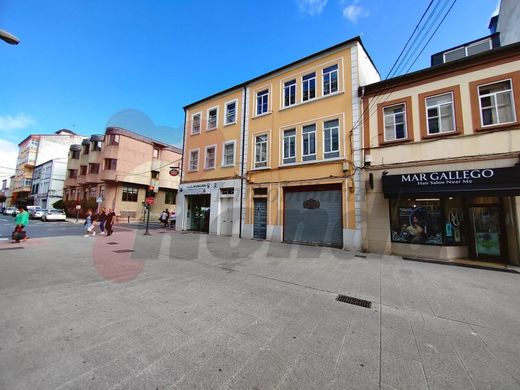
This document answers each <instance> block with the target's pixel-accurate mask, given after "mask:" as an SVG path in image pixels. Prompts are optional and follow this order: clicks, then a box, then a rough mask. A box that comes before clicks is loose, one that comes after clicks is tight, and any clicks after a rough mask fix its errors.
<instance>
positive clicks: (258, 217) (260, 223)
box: [253, 198, 267, 240]
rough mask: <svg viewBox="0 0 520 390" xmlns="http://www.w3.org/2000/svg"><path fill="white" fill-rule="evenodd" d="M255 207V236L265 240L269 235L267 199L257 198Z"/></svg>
mask: <svg viewBox="0 0 520 390" xmlns="http://www.w3.org/2000/svg"><path fill="white" fill-rule="evenodd" d="M254 208H255V215H254V224H253V238H257V239H259V240H265V239H266V237H267V199H265V198H264V199H262V198H260V199H255V200H254Z"/></svg>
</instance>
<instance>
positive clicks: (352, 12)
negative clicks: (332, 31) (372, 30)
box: [343, 0, 370, 24]
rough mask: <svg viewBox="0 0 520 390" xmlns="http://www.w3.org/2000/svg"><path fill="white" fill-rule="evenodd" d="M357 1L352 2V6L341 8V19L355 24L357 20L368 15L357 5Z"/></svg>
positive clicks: (366, 11)
mask: <svg viewBox="0 0 520 390" xmlns="http://www.w3.org/2000/svg"><path fill="white" fill-rule="evenodd" d="M358 2H359V1H357V0H356V1H354V2H353V3H352V4H350V5H348V6H346V7H345V8H343V17H344V18H345V19H347V20H350V21H351V22H352V23H354V24H356V23H357V21H358V19H359V18H365V17H367V16H368V15H370V13H369V12H368V10H366V9H365V8H364V7H362V6H360V5H358Z"/></svg>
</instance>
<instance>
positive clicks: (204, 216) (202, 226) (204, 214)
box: [187, 195, 211, 233]
mask: <svg viewBox="0 0 520 390" xmlns="http://www.w3.org/2000/svg"><path fill="white" fill-rule="evenodd" d="M187 198H188V215H187V219H188V230H195V231H199V232H206V233H209V215H210V203H211V195H190V196H187Z"/></svg>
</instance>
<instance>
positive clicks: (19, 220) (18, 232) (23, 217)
mask: <svg viewBox="0 0 520 390" xmlns="http://www.w3.org/2000/svg"><path fill="white" fill-rule="evenodd" d="M18 211H19V213H18V214H17V215H16V218H15V220H14V225H15V226H14V232H13V237H12V238H13V240H14V241H16V242H17V243H19V242H20V239H22V240H23V241H24V242H25V241H26V240H27V239H28V238H29V237H27V233H25V235H24V234H23V231H24V230H23V229H24V227H26V226H27V225H28V224H29V213H28V212H27V210H26V209H25V207H23V206H18ZM22 237H23V238H22Z"/></svg>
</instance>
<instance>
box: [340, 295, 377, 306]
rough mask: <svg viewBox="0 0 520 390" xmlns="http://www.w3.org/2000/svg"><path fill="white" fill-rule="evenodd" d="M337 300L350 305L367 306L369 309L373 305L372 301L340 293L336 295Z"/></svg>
mask: <svg viewBox="0 0 520 390" xmlns="http://www.w3.org/2000/svg"><path fill="white" fill-rule="evenodd" d="M336 301H338V302H343V303H348V304H350V305H356V306H361V307H366V308H368V309H370V308H371V307H372V302H370V301H365V300H364V299H359V298H354V297H349V296H348V295H341V294H340V295H338V296H337V297H336Z"/></svg>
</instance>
